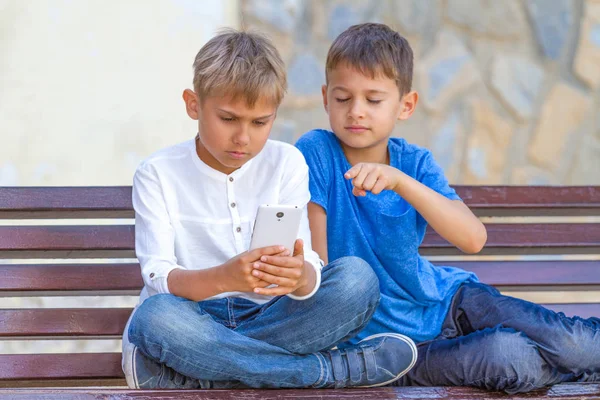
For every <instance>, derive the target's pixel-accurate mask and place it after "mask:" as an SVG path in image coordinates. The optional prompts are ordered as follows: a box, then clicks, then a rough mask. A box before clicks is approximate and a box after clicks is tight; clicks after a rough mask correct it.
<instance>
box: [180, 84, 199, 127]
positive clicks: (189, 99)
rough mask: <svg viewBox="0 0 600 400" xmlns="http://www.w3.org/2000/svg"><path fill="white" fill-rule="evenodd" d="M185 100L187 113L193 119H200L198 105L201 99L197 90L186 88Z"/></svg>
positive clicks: (184, 92)
mask: <svg viewBox="0 0 600 400" xmlns="http://www.w3.org/2000/svg"><path fill="white" fill-rule="evenodd" d="M183 101H184V102H185V111H186V112H187V115H189V116H190V118H191V119H195V120H198V118H199V115H198V105H199V104H200V99H199V98H198V95H197V94H196V92H194V91H193V90H192V89H185V90H184V91H183Z"/></svg>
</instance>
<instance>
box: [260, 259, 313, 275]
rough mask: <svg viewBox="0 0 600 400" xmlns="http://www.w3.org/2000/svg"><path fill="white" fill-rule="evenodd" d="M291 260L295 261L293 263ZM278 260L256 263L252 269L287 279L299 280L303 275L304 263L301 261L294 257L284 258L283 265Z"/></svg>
mask: <svg viewBox="0 0 600 400" xmlns="http://www.w3.org/2000/svg"><path fill="white" fill-rule="evenodd" d="M289 260H293V263H292V262H290V261H289ZM277 261H278V260H271V261H270V262H268V263H267V262H255V263H253V264H252V269H253V270H255V269H258V270H260V271H265V272H267V273H269V274H271V275H276V276H283V277H286V278H296V279H297V278H299V277H300V275H302V268H303V267H304V263H303V262H302V261H300V260H299V259H294V258H293V257H282V258H281V259H280V261H281V263H279V264H278V263H277Z"/></svg>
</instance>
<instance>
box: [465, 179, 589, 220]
mask: <svg viewBox="0 0 600 400" xmlns="http://www.w3.org/2000/svg"><path fill="white" fill-rule="evenodd" d="M455 189H456V192H457V193H458V195H459V196H460V197H461V198H462V199H463V201H464V202H465V204H467V205H468V206H469V207H470V208H471V209H472V210H473V211H474V212H475V214H477V215H480V216H576V215H600V186H456V187H455Z"/></svg>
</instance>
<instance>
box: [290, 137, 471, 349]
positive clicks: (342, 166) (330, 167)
mask: <svg viewBox="0 0 600 400" xmlns="http://www.w3.org/2000/svg"><path fill="white" fill-rule="evenodd" d="M296 146H297V147H298V148H299V149H300V151H302V153H303V154H304V157H305V158H306V162H307V163H308V166H309V168H310V172H309V186H310V192H311V201H312V202H314V203H316V204H318V205H320V206H321V207H323V208H324V209H325V211H326V212H327V238H328V240H327V247H328V248H327V250H328V258H329V262H331V261H334V260H336V259H338V258H340V257H344V256H357V257H360V258H362V259H363V260H365V261H366V262H368V263H369V264H370V265H371V267H372V268H373V270H374V271H375V273H376V274H377V276H378V278H379V283H380V287H381V302H380V304H379V307H378V309H377V311H376V312H375V314H374V315H373V318H372V320H371V322H370V323H369V324H368V325H367V327H366V328H365V329H364V330H363V331H362V332H361V333H360V334H359V335H358V336H357V337H356V338H355V339H354V341H357V340H360V339H362V338H364V337H366V336H369V335H372V334H375V333H383V332H397V333H401V334H404V335H407V336H409V337H411V338H412V339H413V340H415V341H416V342H422V341H426V340H431V339H433V338H435V337H436V336H438V335H439V334H440V331H441V327H442V323H443V321H444V318H445V317H446V314H447V312H448V309H449V307H450V302H451V301H452V296H453V295H454V293H455V292H456V290H457V289H458V287H459V286H460V285H461V284H462V283H463V282H465V281H468V280H472V281H477V277H476V276H475V275H474V274H472V273H470V272H466V271H463V270H461V269H458V268H453V267H439V266H435V265H433V264H431V263H430V262H429V261H427V260H426V259H424V258H423V257H421V256H420V255H419V246H420V244H421V242H422V241H423V237H424V236H425V228H426V227H427V221H425V219H424V218H423V217H422V216H421V215H420V214H419V213H418V212H417V211H416V210H415V209H414V208H413V207H412V206H411V205H410V204H409V203H408V202H407V201H406V200H404V199H403V198H402V197H400V196H399V195H398V194H397V193H395V192H393V191H391V190H385V191H383V192H382V193H380V194H379V195H373V194H372V193H370V192H368V193H367V196H365V197H356V196H354V195H353V194H352V183H351V181H350V180H346V179H345V178H344V173H345V172H346V171H348V170H349V169H350V168H351V165H350V163H348V160H347V159H346V156H345V155H344V152H343V150H342V147H341V145H340V143H339V141H338V139H337V138H336V137H335V135H334V134H333V133H332V132H330V131H326V130H313V131H310V132H308V133H306V134H305V135H304V136H302V137H301V138H300V139H299V140H298V143H296ZM388 150H389V155H390V165H391V166H392V167H394V168H397V169H399V170H401V171H402V172H404V173H405V174H407V175H408V176H410V177H412V178H414V179H416V180H417V181H419V182H421V183H422V184H424V185H426V186H428V187H430V188H431V189H433V190H435V191H436V192H438V193H440V194H441V195H443V196H445V197H447V198H449V199H451V200H460V197H459V196H458V195H457V194H456V192H455V191H454V189H452V188H451V187H450V186H449V185H448V181H447V180H446V178H445V176H444V173H443V171H442V169H441V168H440V167H439V166H438V165H437V164H436V162H435V161H434V159H433V156H432V155H431V152H429V150H426V149H424V148H421V147H419V146H416V145H411V144H409V143H407V142H406V141H405V140H404V139H400V138H390V139H389V143H388Z"/></svg>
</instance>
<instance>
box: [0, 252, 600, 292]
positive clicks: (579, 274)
mask: <svg viewBox="0 0 600 400" xmlns="http://www.w3.org/2000/svg"><path fill="white" fill-rule="evenodd" d="M434 264H436V265H440V266H446V265H447V266H454V267H458V268H462V269H465V270H467V271H472V272H475V273H476V274H477V276H478V277H479V279H480V280H481V281H482V282H485V283H488V284H490V285H494V286H534V287H535V286H552V285H556V286H564V285H575V286H577V285H579V286H590V285H600V260H599V261H564V260H560V261H547V260H544V261H435V262H434ZM0 276H2V277H3V278H2V279H0V296H3V295H4V296H10V295H11V294H14V293H19V294H20V295H34V294H36V293H40V292H42V293H45V294H48V293H52V292H56V294H61V295H69V293H68V292H69V291H74V292H77V293H78V294H80V293H84V292H86V291H89V292H93V293H96V292H106V293H105V294H110V292H111V291H118V292H119V293H121V294H122V293H128V294H132V295H137V294H139V291H140V290H141V289H142V285H143V281H142V277H141V275H140V266H139V264H136V263H127V264H37V265H36V264H27V265H11V264H5V265H1V264H0Z"/></svg>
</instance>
